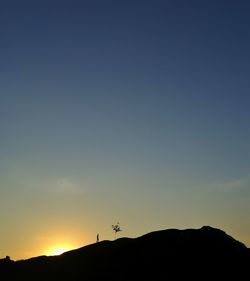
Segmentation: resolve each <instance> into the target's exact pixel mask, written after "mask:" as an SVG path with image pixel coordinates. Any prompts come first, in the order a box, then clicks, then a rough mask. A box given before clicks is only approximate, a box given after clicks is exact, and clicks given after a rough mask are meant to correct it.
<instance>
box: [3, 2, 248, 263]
mask: <svg viewBox="0 0 250 281" xmlns="http://www.w3.org/2000/svg"><path fill="white" fill-rule="evenodd" d="M249 14H250V2H249V1H248V0H234V1H231V0H202V1H201V0H196V1H195V0H189V1H186V0H150V1H148V0H131V1H130V0H126V1H125V0H123V1H122V0H120V1H119V0H112V1H111V0H105V1H104V0H82V1H76V0H67V1H66V0H60V1H59V0H58V1H56V0H49V1H45V0H41V1H25V0H23V1H19V0H18V1H1V3H0V222H1V228H0V229H1V233H0V257H4V256H6V255H10V256H11V258H14V259H19V258H27V257H31V256H37V255H41V254H46V253H47V252H48V249H49V248H51V247H57V246H58V245H59V244H60V245H67V246H68V247H71V248H74V247H80V246H84V245H86V244H89V243H93V242H95V238H96V233H99V234H100V239H101V240H102V239H110V240H111V239H114V233H113V232H112V228H111V225H112V224H114V223H116V222H117V221H120V223H121V226H122V228H124V231H123V232H122V233H121V234H120V236H129V237H136V236H138V235H142V234H144V233H146V232H149V231H153V230H158V229H165V228H180V229H183V228H199V227H201V226H203V225H211V226H214V227H218V228H221V229H223V230H225V231H226V232H227V233H228V234H230V235H232V236H234V237H235V238H236V239H238V240H240V241H242V242H244V243H245V244H246V245H248V246H250V224H249V216H250V204H249V203H250V201H249V200H250V188H249V183H250V170H249V167H250V166H249V164H250V163H249V162H250V150H249V147H250V126H249V120H250V110H249V106H250V84H249V74H250V71H249V67H250V52H249V50H250V31H249V30H250V17H249Z"/></svg>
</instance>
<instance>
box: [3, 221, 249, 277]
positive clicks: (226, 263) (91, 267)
mask: <svg viewBox="0 0 250 281" xmlns="http://www.w3.org/2000/svg"><path fill="white" fill-rule="evenodd" d="M249 251H250V250H249V249H248V248H247V247H246V246H245V245H244V244H242V243H240V242H238V241H236V240H235V239H233V238H232V237H230V236H228V235H227V234H226V233H225V232H223V231H221V230H219V229H215V228H212V227H208V226H205V227H202V228H201V229H187V230H177V229H169V230H162V231H156V232H152V233H149V234H146V235H144V236H141V237H138V238H135V239H131V238H121V239H117V240H115V241H102V242H99V243H96V244H92V245H89V246H86V247H83V248H80V249H77V250H73V251H70V252H66V253H64V254H63V255H61V256H54V257H46V256H42V257H37V258H32V259H29V260H24V261H17V262H13V261H10V260H7V259H4V260H1V261H0V280H3V281H16V280H22V281H23V280H25V281H28V280H33V281H40V280H43V281H46V280H58V281H60V280H65V281H66V280H68V281H70V280H72V281H78V280H82V281H84V280H86V281H97V280H98V281H102V280H109V281H114V280H116V281H118V280H119V281H121V280H122V281H123V280H128V281H133V280H152V281H154V280H171V281H172V280H237V281H247V280H250V274H249V266H250V253H249Z"/></svg>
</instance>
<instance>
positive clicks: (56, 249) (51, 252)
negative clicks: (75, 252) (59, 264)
mask: <svg viewBox="0 0 250 281" xmlns="http://www.w3.org/2000/svg"><path fill="white" fill-rule="evenodd" d="M72 249H73V247H71V246H69V245H58V246H53V247H52V248H50V249H48V251H47V252H46V255H48V256H59V255H61V254H63V253H64V252H67V251H70V250H72Z"/></svg>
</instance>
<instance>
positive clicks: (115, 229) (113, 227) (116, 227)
mask: <svg viewBox="0 0 250 281" xmlns="http://www.w3.org/2000/svg"><path fill="white" fill-rule="evenodd" d="M112 229H113V230H114V232H115V238H116V233H117V232H119V231H122V229H121V227H120V223H119V222H118V223H117V224H115V225H113V224H112Z"/></svg>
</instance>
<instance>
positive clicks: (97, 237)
mask: <svg viewBox="0 0 250 281" xmlns="http://www.w3.org/2000/svg"><path fill="white" fill-rule="evenodd" d="M96 242H97V243H98V242H99V233H97V235H96Z"/></svg>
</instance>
